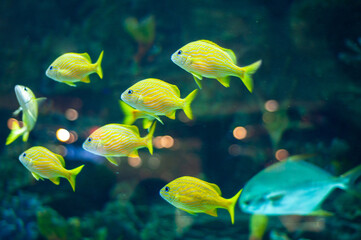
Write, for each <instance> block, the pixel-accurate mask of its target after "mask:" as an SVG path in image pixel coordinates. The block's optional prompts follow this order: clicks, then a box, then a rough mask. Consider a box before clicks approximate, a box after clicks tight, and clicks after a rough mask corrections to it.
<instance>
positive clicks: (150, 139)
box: [145, 121, 157, 155]
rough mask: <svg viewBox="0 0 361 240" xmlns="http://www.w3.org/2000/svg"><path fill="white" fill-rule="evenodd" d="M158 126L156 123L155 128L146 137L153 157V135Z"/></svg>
mask: <svg viewBox="0 0 361 240" xmlns="http://www.w3.org/2000/svg"><path fill="white" fill-rule="evenodd" d="M156 125H157V122H156V121H154V123H153V126H152V127H151V128H150V131H149V133H148V135H147V136H146V137H145V140H146V143H147V148H148V150H149V153H150V154H152V155H153V134H154V131H155V126H156Z"/></svg>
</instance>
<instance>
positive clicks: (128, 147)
mask: <svg viewBox="0 0 361 240" xmlns="http://www.w3.org/2000/svg"><path fill="white" fill-rule="evenodd" d="M155 125H156V123H155V122H154V124H153V126H152V127H151V129H150V131H149V134H148V135H147V136H145V137H140V135H139V130H138V128H137V127H136V126H134V125H125V124H117V123H113V124H107V125H104V126H102V127H100V128H98V129H97V130H95V131H94V132H93V133H92V134H90V136H89V137H88V138H87V139H86V140H85V142H84V143H83V149H84V150H86V151H88V152H91V153H93V154H95V155H99V156H103V157H105V158H106V159H108V161H109V162H111V163H112V164H114V165H118V163H117V160H116V159H115V157H124V156H128V157H139V155H138V149H139V148H144V147H147V148H148V150H149V152H150V154H153V142H152V140H153V134H154V130H155Z"/></svg>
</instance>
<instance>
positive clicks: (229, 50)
mask: <svg viewBox="0 0 361 240" xmlns="http://www.w3.org/2000/svg"><path fill="white" fill-rule="evenodd" d="M200 41H201V42H205V43H208V44H211V45H213V46H215V47H217V48H219V49H221V50H222V51H225V52H226V53H227V54H228V56H229V57H230V58H231V59H232V62H233V63H234V64H237V57H236V55H235V54H234V52H233V51H232V50H231V49H227V48H222V47H221V46H219V45H218V44H216V43H214V42H212V41H209V40H200Z"/></svg>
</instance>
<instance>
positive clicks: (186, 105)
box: [183, 89, 198, 120]
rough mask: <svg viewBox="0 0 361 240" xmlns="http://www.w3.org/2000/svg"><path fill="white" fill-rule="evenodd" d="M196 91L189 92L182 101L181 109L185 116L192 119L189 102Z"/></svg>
mask: <svg viewBox="0 0 361 240" xmlns="http://www.w3.org/2000/svg"><path fill="white" fill-rule="evenodd" d="M197 93H198V89H196V90H193V92H191V93H190V94H189V95H188V96H187V97H186V98H185V99H184V103H183V111H184V113H185V114H186V116H187V117H188V118H189V119H191V120H192V119H193V113H192V109H191V103H192V101H193V99H194V98H195V97H196V96H197Z"/></svg>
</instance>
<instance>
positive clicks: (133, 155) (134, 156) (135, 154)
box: [128, 149, 139, 158]
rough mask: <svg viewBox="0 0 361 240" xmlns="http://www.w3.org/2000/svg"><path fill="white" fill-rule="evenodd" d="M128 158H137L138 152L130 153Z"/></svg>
mask: <svg viewBox="0 0 361 240" xmlns="http://www.w3.org/2000/svg"><path fill="white" fill-rule="evenodd" d="M128 157H131V158H139V154H138V150H137V149H135V150H134V151H133V152H131V153H130V154H129V155H128Z"/></svg>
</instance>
